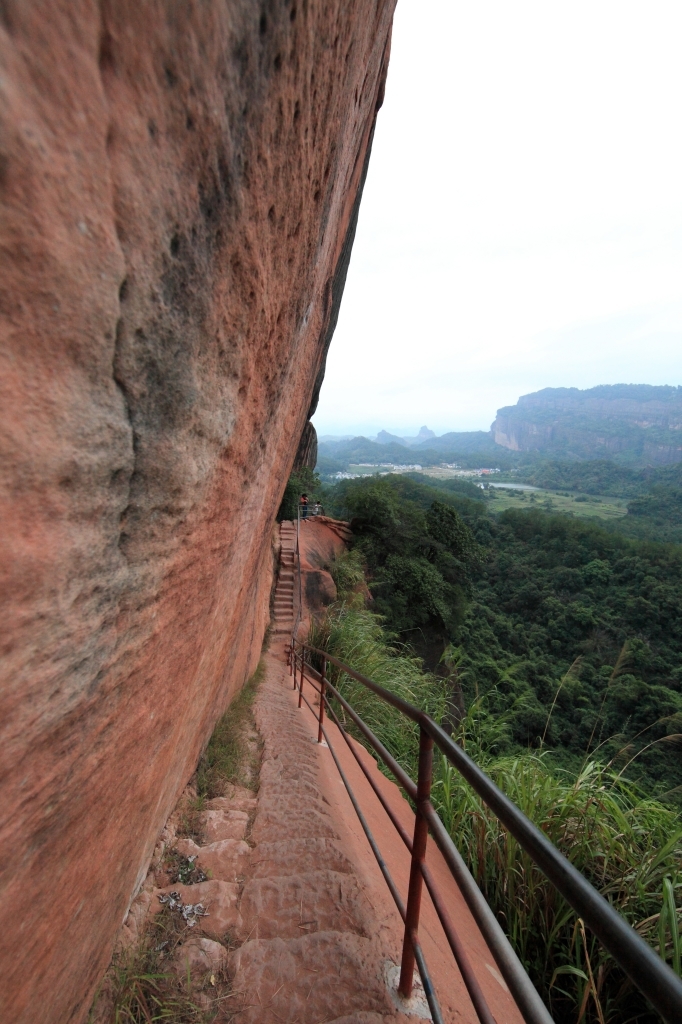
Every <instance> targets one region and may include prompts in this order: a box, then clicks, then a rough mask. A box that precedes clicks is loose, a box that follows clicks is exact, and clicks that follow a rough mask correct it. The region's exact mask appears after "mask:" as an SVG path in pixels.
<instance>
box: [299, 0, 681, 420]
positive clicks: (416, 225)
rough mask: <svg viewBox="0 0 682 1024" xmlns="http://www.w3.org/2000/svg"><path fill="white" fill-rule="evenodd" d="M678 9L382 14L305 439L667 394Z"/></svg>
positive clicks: (421, 6) (677, 303)
mask: <svg viewBox="0 0 682 1024" xmlns="http://www.w3.org/2000/svg"><path fill="white" fill-rule="evenodd" d="M681 129H682V3H681V2H680V0H675V2H663V0H661V2H657V0H638V2H628V0H616V2H611V0H588V2H582V0H571V3H567V2H562V3H559V2H557V0H541V2H528V0H515V2H513V3H510V2H509V0H399V3H398V7H397V11H396V16H395V24H394V32H393V47H392V54H391V63H390V67H389V73H388V83H387V90H386V100H385V103H384V106H383V109H382V110H381V111H380V113H379V118H378V122H377V129H376V134H375V139H374V149H373V153H372V158H371V161H370V167H369V174H368V178H367V184H366V187H365V193H364V197H363V200H362V206H361V210H360V221H359V225H358V232H357V236H356V240H355V247H354V250H353V257H352V260H351V265H350V271H349V274H348V281H347V285H346V291H345V295H344V298H343V303H342V306H341V315H340V318H339V325H338V328H337V331H336V334H335V336H334V340H333V341H332V346H331V350H330V353H329V360H328V363H327V375H326V379H325V383H324V385H323V388H322V395H321V400H320V405H319V409H318V411H317V414H316V415H315V418H314V422H315V424H316V426H317V430H318V433H319V434H327V433H334V434H345V433H375V432H376V431H377V430H379V429H381V428H386V429H388V430H397V431H400V432H402V433H410V434H411V433H416V431H417V429H418V428H419V427H420V426H421V425H422V424H427V425H428V426H429V427H431V428H432V429H434V430H435V431H436V432H437V433H438V434H440V433H443V432H445V431H447V430H479V429H484V430H487V429H488V427H489V426H490V423H491V422H492V420H493V419H494V416H495V411H496V409H497V408H498V407H500V406H503V405H511V404H514V403H515V402H516V400H517V399H518V397H519V395H522V394H527V393H528V392H529V391H536V390H538V389H539V388H543V387H579V388H587V387H592V386H594V385H596V384H616V383H621V382H625V383H649V384H680V383H682V130H681Z"/></svg>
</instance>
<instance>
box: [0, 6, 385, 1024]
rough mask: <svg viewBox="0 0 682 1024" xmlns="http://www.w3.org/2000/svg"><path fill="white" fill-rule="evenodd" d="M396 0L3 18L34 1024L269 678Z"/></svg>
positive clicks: (18, 863) (26, 1015)
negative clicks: (219, 740)
mask: <svg viewBox="0 0 682 1024" xmlns="http://www.w3.org/2000/svg"><path fill="white" fill-rule="evenodd" d="M393 6H394V2H393V0H384V2H382V0H378V2H376V0H371V2H370V0H343V2H342V0H325V2H324V3H323V2H321V0H311V2H307V3H303V2H300V0H298V2H297V0H289V2H282V3H280V4H274V3H264V4H262V5H257V4H253V3H250V2H247V0H231V2H229V3H222V2H218V0H186V2H183V3H181V4H178V3H174V4H162V3H160V2H158V0H151V2H149V3H145V4H140V3H135V2H133V0H116V2H113V0H102V2H101V3H99V4H95V3H93V2H92V0H49V2H48V0H34V2H32V3H24V2H21V0H4V2H3V3H2V4H1V5H0V61H1V63H2V78H1V83H0V232H1V238H2V246H1V247H0V335H1V345H0V360H1V362H0V389H1V391H0V466H1V467H2V468H1V469H0V515H1V518H2V523H3V529H2V531H1V532H0V544H2V549H1V551H0V601H1V602H2V607H1V609H0V631H1V633H2V635H1V637H0V649H1V650H2V657H3V667H2V686H1V688H0V693H1V694H2V696H1V698H0V721H1V722H2V723H3V726H2V727H3V735H2V743H1V744H0V759H1V763H0V772H1V775H2V787H3V789H2V792H3V800H2V810H1V811H0V815H1V817H0V893H1V895H2V899H1V901H0V906H1V907H2V911H1V913H2V927H1V928H0V959H1V960H2V963H3V971H2V976H1V977H0V1004H1V1005H2V1011H1V1013H2V1017H3V1020H4V1019H6V1020H8V1021H12V1024H48V1022H49V1024H62V1022H66V1021H69V1022H73V1024H78V1022H80V1021H82V1020H83V1019H84V1017H85V1014H86V1012H87V1009H88V1007H89V1005H90V1002H91V998H92V993H93V990H94V988H95V985H96V984H97V981H98V979H99V977H100V975H101V973H102V971H103V970H104V968H105V967H106V964H107V962H108V959H109V956H110V953H111V949H112V944H113V941H114V936H115V934H116V931H117V929H118V928H119V927H120V925H121V922H122V921H123V919H124V917H125V915H126V911H127V908H128V906H129V904H130V900H131V898H132V896H133V895H134V893H135V892H136V890H137V888H138V887H139V885H140V883H141V881H142V879H143V878H144V877H145V873H146V869H147V865H148V863H149V861H150V858H151V857H152V853H153V850H154V844H155V842H156V840H157V836H158V833H159V830H160V829H161V827H162V825H163V823H164V821H165V820H166V819H167V817H168V815H169V812H170V810H171V808H172V807H173V806H174V805H175V802H176V800H177V797H178V794H179V792H180V790H181V789H182V787H183V785H184V784H185V782H186V781H187V779H188V778H189V776H190V774H191V772H192V770H193V769H194V766H195V765H196V762H197V759H198V756H199V753H200V751H201V749H202V746H203V744H204V743H205V741H206V739H207V737H208V735H209V734H210V731H211V728H212V726H213V723H214V722H215V720H216V719H217V717H218V716H219V714H220V713H221V712H222V711H223V710H224V709H225V707H226V706H227V704H228V703H229V701H230V699H231V697H232V695H233V694H234V693H235V692H236V691H237V690H238V689H239V687H240V686H241V685H242V684H243V682H244V680H245V679H246V678H247V677H248V676H249V674H250V673H251V672H252V671H253V669H254V668H255V666H256V663H257V661H258V656H259V653H260V645H261V639H262V636H263V632H264V628H265V624H266V620H267V615H268V610H267V604H268V598H269V594H270V584H271V569H272V565H271V558H272V556H271V550H270V533H271V529H272V524H273V521H274V517H275V514H276V510H277V508H278V506H279V502H280V499H281V495H282V491H283V488H284V485H285V482H286V479H287V476H288V473H289V470H290V468H291V464H292V462H293V459H294V455H295V453H296V450H297V446H298V443H299V439H300V437H301V434H302V432H303V428H304V425H305V423H306V422H307V420H308V417H309V414H310V413H311V410H312V408H313V407H314V403H315V401H316V395H317V393H318V392H319V385H320V382H321V376H322V372H323V366H324V359H325V355H326V349H327V346H328V344H329V340H330V338H331V333H332V331H333V327H334V325H335V322H336V317H337V315H338V307H339V302H340V297H341V292H342V289H343V283H344V280H345V273H346V269H347V265H348V259H349V255H350V246H351V243H352V237H353V232H354V225H355V218H356V214H357V203H358V201H359V195H360V192H361V185H362V180H363V174H364V169H365V166H366V160H367V157H368V154H369V148H370V143H371V134H372V130H373V124H374V119H375V115H376V110H377V108H378V106H379V104H380V102H381V96H382V89H383V79H384V75H385V70H386V62H387V55H388V39H389V34H390V24H391V17H392V13H393ZM225 842H227V843H230V842H232V841H231V840H226V841H225ZM222 845H223V844H221V843H217V844H214V847H220V846H222ZM209 849H210V847H209ZM214 852H216V851H215V850H214ZM233 852H234V851H233ZM225 856H227V854H226V853H225ZM236 859H237V860H238V859H239V858H238V856H237V858H236ZM234 860H235V857H234V856H233V857H232V861H234ZM26 893H30V899H28V900H27V899H26V898H25V894H26ZM18 907H21V912H18V910H17V908H18Z"/></svg>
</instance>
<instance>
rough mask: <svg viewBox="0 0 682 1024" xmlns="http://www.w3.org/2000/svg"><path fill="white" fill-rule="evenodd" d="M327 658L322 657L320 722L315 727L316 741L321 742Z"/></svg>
mask: <svg viewBox="0 0 682 1024" xmlns="http://www.w3.org/2000/svg"><path fill="white" fill-rule="evenodd" d="M326 676H327V659H326V658H323V659H322V678H321V679H320V724H319V725H318V727H317V742H318V743H321V742H322V723H323V722H324V695H325V691H326V689H327V679H326Z"/></svg>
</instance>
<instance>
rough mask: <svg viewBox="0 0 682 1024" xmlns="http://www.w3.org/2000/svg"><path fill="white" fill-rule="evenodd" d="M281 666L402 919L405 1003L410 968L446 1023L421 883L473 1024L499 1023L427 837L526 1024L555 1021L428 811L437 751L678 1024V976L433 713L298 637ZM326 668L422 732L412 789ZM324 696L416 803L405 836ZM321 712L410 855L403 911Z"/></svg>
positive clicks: (681, 991)
mask: <svg viewBox="0 0 682 1024" xmlns="http://www.w3.org/2000/svg"><path fill="white" fill-rule="evenodd" d="M311 655H312V656H314V657H315V658H316V659H317V660H318V663H319V664H320V665H321V670H318V669H317V668H315V666H314V665H313V664H312V663H311V660H310V656H311ZM287 661H288V665H289V672H290V674H292V675H293V681H294V689H298V706H299V708H300V707H302V703H303V702H304V701H305V703H306V705H307V706H308V708H310V710H311V711H312V713H313V714H314V715H316V717H317V719H318V735H317V738H318V742H319V743H321V742H322V740H323V739H324V740H325V741H326V743H327V746H328V747H329V749H330V751H331V754H332V757H333V759H334V762H335V764H336V767H337V768H338V771H339V774H340V776H341V779H342V781H343V783H344V785H345V787H346V789H347V791H348V795H349V797H350V799H351V802H352V804H353V807H354V808H355V811H356V813H357V815H358V818H359V820H360V824H361V825H362V828H363V829H364V831H365V834H366V836H367V838H368V840H369V843H370V846H371V847H372V850H373V852H374V855H375V857H376V859H377V862H378V864H379V867H380V869H381V871H382V873H383V875H384V878H385V880H386V883H387V885H388V888H389V890H390V892H391V895H392V896H393V899H394V900H395V903H396V906H397V907H398V911H399V913H400V915H401V917H402V918H403V921H404V924H405V931H404V937H403V952H402V963H401V970H400V982H399V985H398V991H399V993H400V995H401V996H403V998H409V996H410V995H411V993H412V984H413V982H412V978H413V972H414V966H415V962H416V964H417V968H418V970H419V974H420V977H421V979H422V983H423V986H424V993H425V995H426V998H427V1001H428V1003H429V1008H430V1010H431V1015H432V1017H433V1020H434V1022H436V1024H439V1022H441V1021H442V1015H441V1011H440V1007H439V1003H438V997H437V995H436V992H435V990H434V987H433V985H432V983H431V979H430V976H429V973H428V968H427V965H426V961H425V960H424V955H423V951H422V948H421V945H420V942H419V915H420V906H421V896H422V884H423V883H424V884H426V888H427V890H428V892H429V895H430V896H431V900H432V902H433V905H434V907H435V910H436V913H437V915H438V917H439V919H440V922H441V924H442V926H443V931H444V932H445V935H446V938H447V940H448V943H449V945H450V949H451V950H452V953H453V956H454V958H455V960H456V962H457V965H458V967H459V969H460V972H461V975H462V979H463V981H464V984H465V986H466V988H467V991H468V992H469V996H470V997H471V1001H472V1003H473V1005H474V1009H475V1011H476V1013H477V1015H478V1019H479V1021H481V1024H495V1019H494V1017H493V1015H492V1013H491V1012H490V1008H489V1007H488V1005H487V1003H486V1000H485V996H484V995H483V992H482V990H481V987H480V985H479V983H478V981H477V979H476V976H475V974H474V972H473V970H472V968H471V964H470V962H469V959H468V957H467V954H466V950H465V949H464V946H463V944H462V942H461V940H460V939H459V937H458V935H457V932H456V930H455V927H454V925H453V922H452V919H451V917H450V914H449V912H448V908H447V907H446V905H445V903H444V901H443V899H442V897H441V895H440V893H439V892H438V889H437V886H436V884H435V880H434V877H433V874H432V873H431V871H430V869H429V867H428V865H427V863H426V858H425V854H426V840H427V835H428V833H429V832H430V833H431V835H432V837H433V839H434V841H435V843H436V845H437V846H438V848H439V850H440V851H441V853H442V855H443V857H444V859H445V862H446V864H447V865H448V867H449V869H450V871H451V873H452V875H453V878H454V879H455V881H456V883H457V885H458V887H459V889H460V891H461V893H462V895H463V897H464V899H465V901H466V903H467V905H468V907H469V910H470V911H471V913H472V916H473V918H474V920H475V921H476V923H477V925H478V927H479V929H480V931H481V933H482V935H483V938H484V939H485V941H486V943H487V945H488V948H489V949H490V952H491V953H492V955H493V957H494V958H495V961H496V963H497V965H498V967H499V969H500V972H501V974H502V976H503V978H504V980H505V982H506V984H507V986H508V988H509V990H510V992H511V995H512V996H513V998H514V1000H515V1002H516V1005H517V1006H518V1008H519V1010H520V1012H521V1014H522V1016H523V1018H524V1020H525V1021H526V1022H527V1024H552V1018H551V1016H550V1014H549V1012H548V1010H547V1008H546V1007H545V1005H544V1003H543V1002H542V1000H541V999H540V996H539V995H538V993H537V992H536V990H535V988H534V986H533V984H532V982H531V981H530V979H529V977H528V975H527V973H526V971H525V969H524V968H523V965H522V964H521V962H520V961H519V959H518V957H517V956H516V953H515V952H514V950H513V949H512V947H511V945H510V943H509V940H508V939H507V937H506V936H505V934H504V932H503V931H502V929H501V927H500V925H499V923H498V921H497V919H496V917H495V915H494V914H493V912H492V910H491V909H490V907H489V906H488V904H487V902H486V900H485V898H484V897H483V894H482V893H481V891H480V889H479V888H478V886H477V885H476V882H475V881H474V879H473V877H472V876H471V874H470V872H469V870H468V868H467V867H466V865H465V863H464V861H463V860H462V857H461V855H460V853H459V851H458V850H457V847H456V846H455V844H454V843H453V841H452V839H451V837H450V835H449V834H448V832H447V830H446V828H445V826H444V825H443V823H442V821H441V820H440V818H439V817H438V814H437V812H436V810H435V808H434V806H433V804H432V803H431V799H430V793H431V781H432V759H433V747H434V744H435V746H436V747H438V749H439V750H440V751H441V752H442V753H443V754H444V755H445V757H446V758H447V759H448V761H449V762H450V764H451V765H453V766H454V767H455V768H456V769H457V770H458V771H459V773H460V775H461V776H462V778H463V779H464V780H465V781H466V782H467V783H468V784H469V785H470V786H471V787H472V789H474V790H475V792H476V793H478V795H479V796H480V797H481V799H482V800H483V802H484V803H485V804H486V805H487V806H488V807H489V808H490V809H491V810H492V811H493V812H494V814H495V815H496V816H497V818H498V820H499V821H500V822H501V823H502V825H503V826H504V827H505V828H506V829H507V830H508V831H509V832H510V833H511V835H512V836H514V838H515V839H516V841H517V842H518V844H519V846H520V847H521V848H522V849H523V850H524V851H525V852H526V853H527V854H528V855H529V857H530V858H531V860H532V861H533V862H534V864H536V866H537V867H538V868H539V869H540V870H541V871H542V872H543V873H544V874H545V876H546V877H547V878H548V879H549V881H550V882H551V883H552V884H553V885H554V887H555V888H556V890H557V891H558V892H559V893H560V894H561V895H562V896H563V898H564V899H565V900H566V902H567V903H568V904H569V906H571V907H572V908H573V910H574V911H575V912H576V913H577V914H578V915H579V916H580V917H581V918H582V919H583V921H584V922H585V924H586V925H587V926H588V927H589V928H590V929H591V930H592V931H593V932H594V934H595V935H596V936H597V938H598V939H599V941H600V942H601V943H602V945H603V946H604V947H605V949H607V950H608V952H609V953H610V954H611V955H612V956H613V958H614V960H615V961H616V962H617V963H618V964H620V966H621V967H622V969H623V970H624V971H625V973H626V974H627V975H628V977H629V978H630V979H631V980H632V982H633V983H634V984H635V985H636V986H637V988H638V989H639V990H640V991H641V992H642V993H643V995H644V996H645V997H646V998H647V999H648V1000H649V1002H650V1003H651V1004H652V1005H653V1007H654V1008H655V1009H656V1010H657V1011H658V1013H659V1014H660V1015H661V1017H662V1018H663V1019H664V1020H665V1021H667V1022H668V1024H680V1022H682V981H681V980H680V978H679V977H678V976H677V975H676V974H675V973H674V972H673V971H672V970H671V968H670V967H669V966H668V965H667V964H666V963H665V962H664V961H663V960H662V959H661V958H660V957H659V956H658V955H657V954H656V952H655V951H654V950H653V949H652V948H651V946H649V945H648V944H647V943H646V942H645V941H644V940H643V939H642V938H641V937H640V936H639V935H638V934H637V932H636V931H635V930H634V929H633V928H632V927H631V926H630V925H629V924H628V923H627V921H626V920H625V919H624V918H623V917H621V915H620V914H618V913H617V911H615V910H614V909H613V907H612V906H611V904H610V903H608V902H607V900H605V899H604V898H603V896H601V895H600V894H599V893H598V892H597V890H596V889H595V888H593V886H592V885H590V883H589V882H588V881H587V880H586V879H585V878H584V877H583V875H581V874H580V872H579V871H578V870H577V869H576V868H574V867H573V865H572V864H571V863H570V862H569V861H568V860H567V859H566V858H565V857H564V856H563V854H561V853H560V852H559V851H558V850H557V849H556V847H555V846H554V845H553V844H552V843H551V842H550V841H549V840H548V839H547V837H546V836H545V835H544V834H543V833H542V832H541V831H540V830H539V829H538V828H537V827H536V826H535V825H534V824H533V823H532V822H531V821H530V820H529V819H528V818H527V817H526V816H525V815H524V814H523V812H522V811H521V810H520V809H519V808H518V807H517V806H516V804H514V803H513V802H512V801H511V800H510V799H509V798H508V797H506V796H505V795H504V793H502V791H501V790H500V789H498V788H497V786H496V785H495V784H494V783H493V782H492V780H491V779H490V778H488V776H487V775H486V774H485V772H483V771H482V770H481V769H480V768H479V767H478V765H477V764H476V763H475V762H474V761H472V760H471V758H470V757H468V755H467V754H466V753H465V752H464V751H463V750H462V749H461V747H459V746H458V745H457V743H455V742H454V741H453V739H452V738H451V737H450V736H448V734H447V733H446V732H444V731H443V729H441V728H440V726H439V725H437V724H436V722H434V720H433V719H432V718H430V717H429V715H427V714H426V713H425V712H423V711H420V710H419V708H415V707H413V705H411V704H408V702H407V701H405V700H402V698H400V697H397V696H396V695H395V694H393V693H391V692H390V691H389V690H386V689H384V687H382V686H379V685H378V684H377V683H374V682H372V680H371V679H367V677H366V676H363V675H361V674H360V673H359V672H356V671H354V669H352V668H350V666H348V665H346V664H344V662H342V661H340V660H339V659H338V658H336V657H334V656H333V655H331V654H329V653H328V652H327V651H323V650H320V649H318V648H316V647H311V646H310V645H307V644H304V643H301V642H300V641H298V640H297V639H296V637H295V634H292V637H291V643H290V646H289V650H288V657H287ZM328 664H332V665H334V666H336V668H338V669H340V671H341V672H345V673H346V674H347V675H348V676H350V677H351V678H352V679H355V680H356V681H357V682H359V683H360V684H361V685H362V686H364V687H366V688H367V689H368V690H371V691H372V693H374V694H376V695H377V696H378V697H380V698H381V699H382V700H384V701H386V703H388V704H390V705H391V706H392V707H394V708H395V709H396V710H397V711H399V712H400V713H401V714H403V715H405V716H406V717H407V718H410V719H411V720H412V721H413V722H415V723H416V724H417V725H418V726H419V770H418V778H417V782H416V783H415V782H414V781H413V780H412V779H411V778H410V777H409V776H408V775H407V773H406V772H405V771H404V769H403V768H402V767H401V766H400V765H399V764H398V762H397V761H396V760H395V758H394V757H393V756H392V755H391V753H390V752H389V751H388V750H387V749H386V747H385V746H384V745H383V744H382V743H381V741H380V740H379V739H378V737H377V736H375V735H374V733H373V732H372V730H371V729H370V728H369V727H368V726H367V725H366V724H365V722H363V721H362V719H361V718H360V717H359V715H358V714H357V713H356V712H355V711H354V710H353V708H352V707H351V705H350V704H349V703H348V701H347V700H345V698H344V697H343V695H342V694H341V693H340V692H339V690H338V689H337V688H336V687H334V686H333V685H332V683H331V682H330V681H329V679H328V678H327V665H328ZM304 681H305V682H307V683H308V684H309V685H310V686H311V687H312V689H313V690H314V691H315V692H316V693H317V694H318V696H319V710H318V711H317V712H316V710H315V708H314V707H313V706H312V705H311V704H310V702H309V701H308V699H307V698H306V697H305V696H304V693H303V684H304ZM330 694H331V696H332V698H333V699H335V700H337V701H338V702H339V704H340V705H341V707H342V708H343V709H344V711H345V712H346V713H347V714H348V715H349V717H350V719H351V720H352V721H353V722H354V724H355V725H356V727H357V728H358V729H359V731H360V733H361V734H362V735H363V736H364V738H365V739H366V740H367V742H368V744H369V746H370V747H371V748H372V749H373V750H374V751H375V752H376V753H377V754H378V756H379V757H380V758H381V760H382V761H383V762H384V764H385V765H386V766H387V768H388V769H389V770H390V772H391V773H392V774H393V776H394V777H395V779H396V781H397V782H398V784H399V785H400V786H401V787H402V788H403V790H404V791H405V792H406V793H407V795H408V796H409V797H410V799H411V800H412V802H413V803H414V805H415V822H414V833H413V835H412V836H410V835H409V834H408V833H407V832H406V830H405V828H404V827H403V825H402V824H401V822H400V821H399V820H398V818H397V816H396V814H395V813H394V811H393V809H392V808H391V806H390V804H389V803H388V801H387V800H386V798H385V797H384V795H383V794H382V792H381V790H380V788H379V787H378V786H377V784H376V782H375V780H374V779H373V778H372V775H371V772H370V771H369V770H368V768H367V767H366V765H365V764H364V762H363V760H362V758H361V757H360V755H359V753H358V750H357V748H356V746H355V744H354V742H353V740H352V739H351V737H350V736H349V734H348V732H347V731H346V729H345V728H344V726H343V724H342V723H341V721H340V719H339V717H338V716H337V714H336V713H335V710H334V708H333V706H332V705H331V703H330V700H329V695H330ZM325 713H327V714H328V715H329V716H330V717H331V719H332V720H333V721H334V723H335V725H336V726H337V728H338V729H339V731H340V733H341V735H342V737H343V738H344V740H345V741H346V744H347V745H348V747H349V749H350V751H351V753H352V755H353V757H354V758H355V760H356V761H357V763H358V765H359V766H360V769H361V770H362V772H363V774H364V776H365V778H366V779H367V781H368V782H369V784H370V786H371V787H372V789H373V790H374V792H375V794H376V795H377V797H378V798H379V800H380V802H381V804H382V806H383V808H384V810H385V811H386V813H387V814H388V816H389V818H390V819H391V821H392V823H393V825H394V826H395V828H396V830H397V832H398V834H399V835H400V837H401V839H402V840H403V842H404V843H405V846H406V847H407V849H408V850H409V851H410V853H411V865H410V879H409V886H408V895H407V905H405V904H404V902H403V900H402V897H401V895H400V893H399V892H398V889H397V887H396V885H395V882H394V881H393V879H392V877H391V875H390V872H389V870H388V867H387V865H386V863H385V861H384V859H383V857H382V855H381V851H380V850H379V848H378V846H377V844H376V841H375V839H374V836H373V835H372V832H371V830H370V828H369V825H368V824H367V820H366V818H365V816H364V814H363V813H362V810H361V808H360V806H359V804H358V801H357V798H356V796H355V794H354V793H353V791H352V788H351V786H350V783H349V781H348V778H347V776H346V774H345V772H344V770H343V768H342V766H341V763H340V761H339V757H338V755H337V753H336V751H335V750H334V748H333V746H332V743H331V742H330V739H329V735H328V732H327V729H326V727H325Z"/></svg>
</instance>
